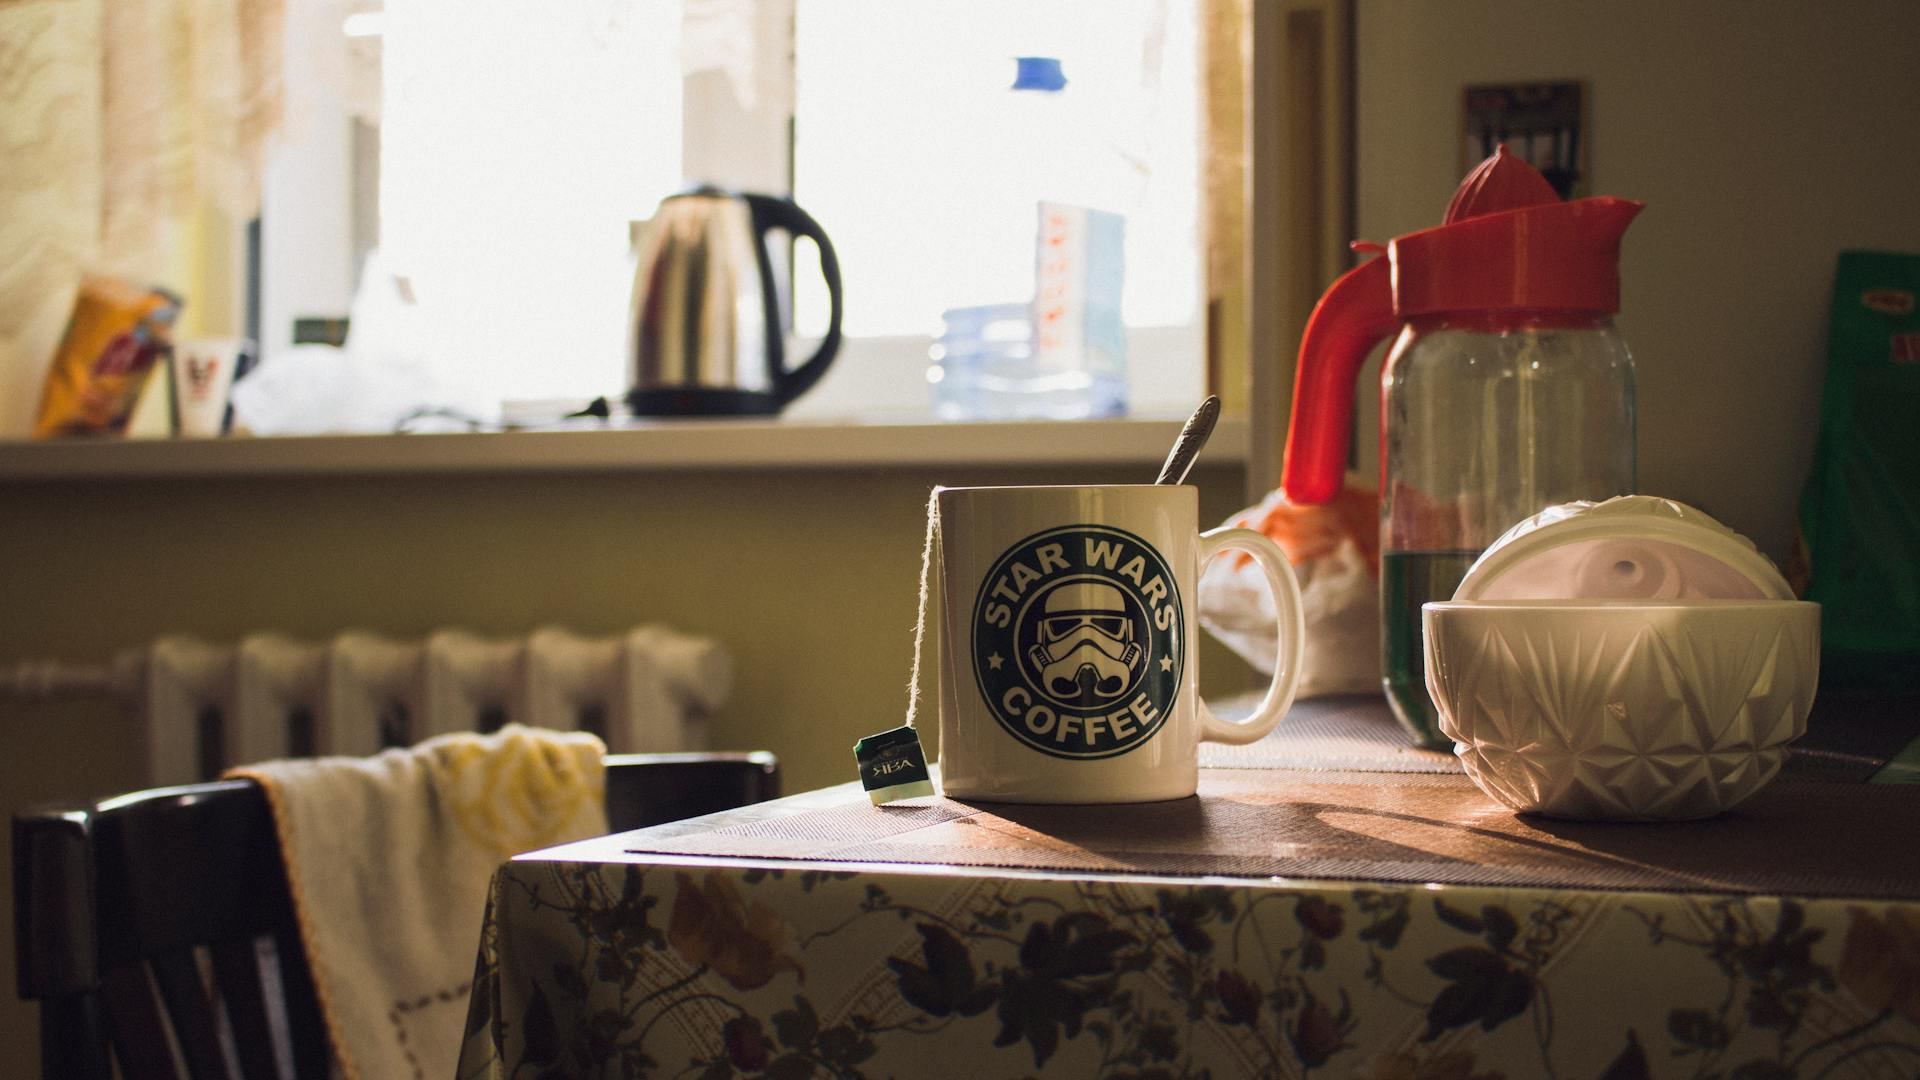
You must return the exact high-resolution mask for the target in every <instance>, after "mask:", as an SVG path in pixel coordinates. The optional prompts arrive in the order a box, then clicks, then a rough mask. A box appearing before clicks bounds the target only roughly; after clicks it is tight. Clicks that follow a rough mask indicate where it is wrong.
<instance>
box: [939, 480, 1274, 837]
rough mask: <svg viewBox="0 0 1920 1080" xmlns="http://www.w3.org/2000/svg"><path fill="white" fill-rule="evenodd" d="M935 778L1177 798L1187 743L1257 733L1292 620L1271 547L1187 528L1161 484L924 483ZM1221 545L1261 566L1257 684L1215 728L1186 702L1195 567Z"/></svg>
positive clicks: (1192, 685) (965, 786) (1182, 496)
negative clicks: (1269, 602)
mask: <svg viewBox="0 0 1920 1080" xmlns="http://www.w3.org/2000/svg"><path fill="white" fill-rule="evenodd" d="M937 503H938V511H939V514H940V520H939V558H940V572H941V584H942V587H943V590H944V597H945V602H944V605H943V612H944V621H943V622H942V624H941V630H942V633H941V638H940V786H941V789H942V791H943V792H944V793H945V794H947V795H949V796H952V797H955V798H972V799H983V800H990V801H1004V802H1035V803H1114V802H1149V801H1153V800H1158V799H1178V798H1184V797H1185V796H1188V795H1192V794H1193V793H1194V790H1195V788H1196V787H1197V785H1198V783H1199V743H1200V742H1201V741H1202V740H1208V741H1212V742H1223V743H1248V742H1252V741H1254V740H1256V739H1258V738H1260V737H1261V736H1263V735H1265V734H1266V733H1267V732H1269V731H1271V730H1273V728H1274V725H1276V724H1278V723H1279V722H1280V719H1281V717H1282V716H1283V715H1285V713H1286V711H1287V708H1288V706H1290V705H1292V704H1293V693H1294V689H1295V687H1296V685H1297V684H1298V682H1299V677H1300V662H1301V655H1302V653H1301V650H1302V646H1303V644H1304V640H1303V639H1304V628H1305V624H1304V622H1303V619H1302V615H1301V610H1300V588H1299V585H1298V584H1297V583H1296V582H1295V581H1294V577H1293V570H1292V568H1291V567H1289V566H1288V565H1287V560H1286V556H1285V555H1283V554H1282V553H1281V551H1280V549H1279V548H1278V547H1277V546H1275V545H1274V543H1273V541H1271V540H1269V539H1267V538H1266V537H1265V536H1263V535H1261V534H1259V533H1257V532H1254V531H1252V530H1249V529H1216V530H1214V531H1212V532H1209V533H1206V534H1204V535H1202V534H1201V533H1200V532H1199V527H1198V516H1199V491H1198V489H1196V488H1192V487H1185V486H1174V485H1155V484H1129V485H1113V486H1076V487H1001V488H942V489H940V490H939V491H938V493H937ZM1226 548H1237V549H1239V550H1241V551H1244V552H1246V553H1247V554H1249V555H1251V556H1252V557H1253V558H1254V559H1255V560H1256V561H1257V562H1258V563H1259V564H1260V566H1261V568H1262V569H1263V570H1265V572H1266V576H1267V580H1268V582H1269V583H1270V584H1271V587H1272V589H1273V597H1274V609H1275V610H1276V611H1277V612H1278V613H1279V618H1280V623H1281V628H1280V634H1279V639H1278V645H1277V648H1276V651H1277V653H1278V656H1277V657H1276V662H1275V664H1274V676H1273V681H1272V682H1271V683H1270V684H1269V685H1268V687H1267V692H1266V696H1265V697H1264V698H1263V699H1262V701H1261V702H1260V706H1259V708H1258V709H1256V710H1255V711H1254V714H1253V716H1252V717H1250V718H1249V719H1247V720H1246V721H1244V722H1241V723H1228V722H1226V721H1223V720H1221V719H1219V718H1218V717H1216V716H1215V715H1214V714H1213V711H1212V710H1211V709H1209V708H1208V707H1207V703H1206V702H1205V701H1202V700H1201V699H1200V692H1199V671H1198V666H1197V659H1198V650H1197V648H1196V646H1197V645H1198V636H1199V633H1200V628H1199V623H1198V612H1199V602H1198V597H1197V595H1196V592H1197V589H1198V582H1199V579H1200V568H1201V566H1202V565H1203V564H1204V563H1205V562H1206V560H1208V559H1210V558H1212V557H1213V555H1214V554H1215V553H1217V552H1219V551H1221V550H1224V549H1226Z"/></svg>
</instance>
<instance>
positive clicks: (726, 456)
mask: <svg viewBox="0 0 1920 1080" xmlns="http://www.w3.org/2000/svg"><path fill="white" fill-rule="evenodd" d="M1184 419H1185V418H1184V417H1140V418H1128V419H1123V420H1084V421H1073V422H1061V421H1038V422H1030V421H1019V422H1005V423H976V424H946V423H938V422H932V421H928V420H924V419H910V420H875V421H845V420H841V421H819V420H765V419H751V420H746V419H743V420H683V421H655V422H650V423H644V424H636V425H634V426H631V427H623V428H618V429H600V430H592V431H518V432H503V433H483V434H452V435H440V434H436V435H371V436H369V435H336V436H317V437H301V438H259V439H171V440H160V439H139V440H100V441H82V440H68V441H58V442H31V441H8V442H0V482H23V481H53V480H63V481H72V480H121V479H144V478H161V477H201V478H213V477H246V476H372V475H392V476H407V475H441V474H445V475H453V474H515V473H529V474H531V473H587V472H633V473H645V472H684V471H694V470H724V469H781V470H868V471H871V470H899V469H912V468H925V467H936V466H943V465H998V466H1008V467H1020V466H1056V465H1139V466H1142V467H1143V468H1146V467H1150V466H1154V465H1158V464H1160V462H1161V461H1162V460H1164V459H1165V457H1166V454H1167V450H1168V449H1169V448H1170V447H1171V446H1172V445H1173V441H1174V438H1175V436H1177V435H1178V434H1179V431H1180V426H1181V424H1182V422H1183V421H1184ZM1246 456H1247V425H1246V422H1245V421H1244V420H1241V419H1225V420H1222V421H1221V422H1220V426H1219V428H1218V429H1217V430H1216V431H1215V432H1214V435H1213V439H1212V441H1211V442H1210V443H1209V444H1208V447H1207V454H1206V457H1207V460H1208V461H1210V462H1213V463H1216V464H1218V463H1222V462H1244V461H1245V460H1246Z"/></svg>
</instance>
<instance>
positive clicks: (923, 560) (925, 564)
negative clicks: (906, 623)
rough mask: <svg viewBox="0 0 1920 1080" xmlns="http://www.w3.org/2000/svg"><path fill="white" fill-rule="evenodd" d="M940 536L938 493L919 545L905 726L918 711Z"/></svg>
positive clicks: (930, 497)
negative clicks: (935, 551) (929, 599)
mask: <svg viewBox="0 0 1920 1080" xmlns="http://www.w3.org/2000/svg"><path fill="white" fill-rule="evenodd" d="M939 536H940V489H939V488H935V489H934V490H933V491H932V492H931V493H930V494H928V496H927V538H926V540H925V542H923V543H922V544H921V545H920V606H919V610H918V611H917V612H916V613H915V615H914V619H913V673H912V674H911V675H909V676H908V677H907V726H908V727H913V726H914V724H913V720H914V716H915V714H916V713H917V712H918V711H919V708H920V656H921V653H922V652H924V651H925V645H926V640H927V594H928V593H929V592H930V591H931V589H932V583H933V545H934V542H935V541H936V540H937V539H939Z"/></svg>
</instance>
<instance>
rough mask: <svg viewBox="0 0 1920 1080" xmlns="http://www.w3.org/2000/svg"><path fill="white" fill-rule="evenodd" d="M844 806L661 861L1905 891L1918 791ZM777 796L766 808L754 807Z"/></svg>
mask: <svg viewBox="0 0 1920 1080" xmlns="http://www.w3.org/2000/svg"><path fill="white" fill-rule="evenodd" d="M844 799H845V801H843V802H839V803H837V804H834V805H827V806H820V805H818V802H817V800H816V802H815V808H813V809H799V810H797V811H796V812H795V813H791V814H780V813H772V814H765V813H764V811H763V816H761V817H760V818H759V819H758V820H749V821H739V822H737V823H734V824H726V823H725V819H724V818H722V819H720V820H719V821H717V822H716V826H717V827H715V828H711V829H707V830H704V831H699V832H691V833H682V834H681V835H678V836H674V835H662V834H658V833H655V832H652V831H648V830H643V831H641V832H636V833H631V834H628V835H627V836H626V837H624V838H622V842H623V847H624V848H625V849H626V850H630V851H635V852H646V853H659V854H674V855H707V856H725V857H749V858H777V859H794V860H811V861H828V862H836V861H845V862H861V863H902V864H944V865H958V866H978V867H1001V868H1012V869H1024V870H1043V871H1045V870H1059V871H1082V872H1099V873H1112V874H1130V873H1131V874H1168V875H1174V874H1180V875H1191V874H1201V875H1218V876H1225V877H1276V876H1277V877H1296V878H1317V879H1335V880H1344V879H1354V880H1367V881H1376V882H1402V883H1414V882H1419V883H1427V882H1432V883H1440V884H1451V885H1521V886H1536V887H1544V888H1584V889H1648V890H1684V891H1696V890H1697V891H1707V892H1726V893H1757V894H1768V895H1800V896H1837V897H1860V898H1888V899H1893V898H1907V899H1912V898H1920V845H1916V844H1914V843H1912V837H1913V836H1915V835H1920V787H1909V786H1887V785H1865V784H1834V783H1823V782H1805V781H1791V780H1782V781H1778V782H1776V783H1774V784H1773V785H1772V786H1770V787H1769V788H1767V789H1766V790H1765V791H1762V792H1761V793H1760V794H1759V795H1756V796H1755V797H1754V798H1753V799H1751V800H1749V801H1748V802H1747V803H1745V804H1743V805H1742V806H1740V807H1738V808H1736V809H1735V810H1733V811H1731V812H1729V813H1726V814H1723V815H1721V816H1719V817H1717V818H1713V819H1711V820H1707V821H1697V822H1675V823H1654V824H1646V823H1641V824H1606V823H1594V822H1563V821H1554V820H1549V819H1542V818H1534V817H1520V816H1518V815H1515V814H1513V813H1512V812H1510V811H1508V810H1506V809H1505V808H1503V807H1501V806H1498V805H1496V804H1494V803H1493V802H1491V801H1489V800H1488V799H1487V797H1486V796H1485V795H1483V794H1481V793H1480V792H1479V791H1478V790H1477V789H1475V788H1474V787H1473V785H1472V784H1471V783H1470V782H1468V780H1467V779H1466V778H1465V777H1464V776H1457V775H1443V774H1422V773H1409V774H1400V775H1395V776H1390V777H1389V776H1383V775H1382V774H1379V773H1365V772H1352V771H1346V772H1328V771H1309V770H1288V769H1245V770H1236V769H1203V770H1201V783H1200V794H1199V796H1198V797H1195V798H1190V799H1178V800H1174V801H1172V802H1162V803H1134V804H1121V805H1114V806H1029V805H1010V804H991V805H989V804H985V803H965V802H960V801H957V800H952V799H944V798H933V799H920V800H914V801H912V802H910V803H904V804H899V805H895V806H889V807H874V806H871V805H869V804H868V803H867V802H866V800H865V798H864V797H863V796H862V794H861V793H860V791H859V789H858V786H857V785H848V786H847V787H846V788H845V789H844ZM768 805H769V806H775V805H777V804H768Z"/></svg>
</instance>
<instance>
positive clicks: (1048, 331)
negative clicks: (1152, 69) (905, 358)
mask: <svg viewBox="0 0 1920 1080" xmlns="http://www.w3.org/2000/svg"><path fill="white" fill-rule="evenodd" d="M1016 64H1017V71H1016V74H1015V77H1014V82H1013V85H1012V87H1011V88H1010V90H1011V91H1012V96H1011V98H1010V99H1008V100H1007V101H1006V102H1005V103H1004V107H1005V109H1006V115H1007V120H1006V124H1007V127H1008V134H1007V138H1006V140H1005V143H1004V145H1003V146H1002V147H1001V150H1002V152H1004V153H1012V154H1015V155H1017V156H1018V158H1019V159H1020V160H1022V161H1023V162H1026V163H1028V164H1029V165H1030V166H1031V167H1030V169H1029V170H1028V171H1029V172H1031V174H1032V175H1033V176H1034V178H1035V179H1034V184H1035V186H1034V192H1033V194H1034V201H1033V202H1032V203H1031V204H1028V205H1031V206H1032V207H1033V212H1034V214H1035V216H1034V217H1033V218H1031V219H1029V220H1030V221H1032V223H1033V231H1032V232H1031V233H1028V234H1027V235H1029V236H1031V237H1032V238H1033V240H1032V245H1031V247H1030V248H1028V250H1029V251H1030V252H1031V253H1032V254H1031V256H1030V257H1031V258H1032V259H1033V263H1034V281H1035V287H1034V294H1033V298H1032V300H1031V301H1030V302H1027V303H1000V304H987V305H982V306H977V307H961V308H953V309H951V310H948V311H946V312H944V313H943V315H942V318H943V321H944V324H945V325H944V327H943V329H942V331H941V334H940V336H939V337H938V338H936V339H935V340H934V343H933V347H932V348H931V349H930V350H929V354H928V355H929V359H930V360H931V364H930V366H929V367H928V370H927V379H928V381H929V382H930V383H931V384H932V396H933V407H934V412H935V414H936V415H938V416H939V417H941V418H942V419H947V420H1038V419H1052V420H1073V419H1086V418H1090V417H1102V416H1119V415H1122V414H1124V413H1125V412H1126V403H1127V388H1126V351H1127V336H1126V328H1125V326H1124V325H1123V323H1122V321H1121V317H1120V292H1121V284H1122V273H1123V269H1124V265H1123V255H1124V248H1123V246H1124V229H1125V218H1124V217H1123V216H1122V215H1121V214H1119V213H1116V212H1112V210H1110V209H1108V208H1107V207H1109V206H1112V207H1113V208H1114V209H1119V208H1120V207H1119V206H1117V205H1115V204H1116V203H1120V202H1122V201H1123V200H1122V198H1121V195H1122V191H1123V189H1124V187H1125V178H1124V177H1119V178H1118V180H1116V177H1113V176H1103V175H1100V173H1101V170H1100V169H1097V168H1095V165H1096V163H1098V162H1101V161H1103V160H1104V159H1105V158H1108V157H1116V155H1115V154H1114V153H1113V150H1112V148H1111V147H1110V146H1106V145H1105V144H1104V142H1103V141H1102V140H1101V139H1100V138H1099V137H1098V136H1096V135H1093V134H1092V132H1093V131H1094V127H1095V125H1094V124H1093V123H1092V118H1090V117H1086V116H1082V115H1078V113H1077V112H1076V107H1077V105H1078V103H1077V102H1074V101H1072V100H1071V99H1069V98H1068V97H1067V96H1066V95H1065V94H1063V93H1062V91H1064V90H1065V88H1066V86H1067V80H1066V76H1065V74H1064V72H1063V71H1062V69H1061V65H1060V61H1059V60H1058V59H1057V58H1054V57H1045V56H1026V57H1017V58H1016Z"/></svg>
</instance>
